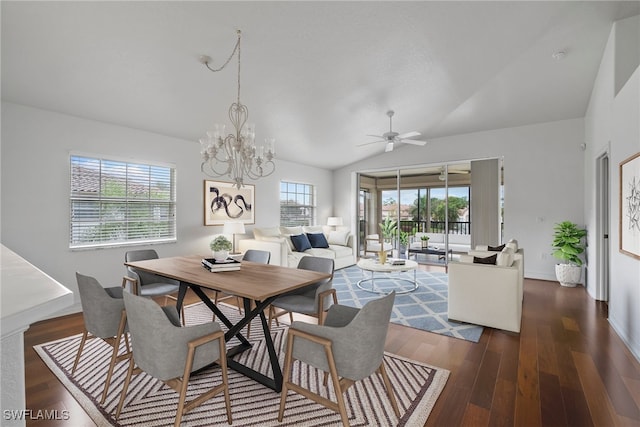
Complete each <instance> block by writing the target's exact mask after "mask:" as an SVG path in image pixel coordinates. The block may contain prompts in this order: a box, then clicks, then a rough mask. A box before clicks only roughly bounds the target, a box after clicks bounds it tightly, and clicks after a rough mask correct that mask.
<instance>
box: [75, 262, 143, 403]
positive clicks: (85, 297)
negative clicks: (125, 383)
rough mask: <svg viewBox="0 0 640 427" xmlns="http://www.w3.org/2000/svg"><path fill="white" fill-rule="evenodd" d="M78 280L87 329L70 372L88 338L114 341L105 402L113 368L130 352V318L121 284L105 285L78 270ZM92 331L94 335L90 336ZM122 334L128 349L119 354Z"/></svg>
mask: <svg viewBox="0 0 640 427" xmlns="http://www.w3.org/2000/svg"><path fill="white" fill-rule="evenodd" d="M76 280H77V282H78V291H79V294H80V303H81V304H82V316H83V319H84V332H83V333H82V339H81V340H80V346H79V347H78V353H77V354H76V358H75V360H74V362H73V367H72V368H71V375H73V374H74V373H75V372H76V368H77V367H78V362H79V361H80V356H81V355H82V350H83V349H84V345H85V343H86V341H87V338H101V339H102V340H103V341H105V342H106V343H107V344H109V345H111V346H112V347H113V351H112V353H111V361H110V363H109V370H108V371H107V377H106V379H105V382H104V391H103V392H102V399H101V400H100V403H104V401H105V399H106V397H107V393H108V392H109V385H110V384H111V376H112V375H113V369H114V367H115V365H116V363H118V362H120V361H122V360H125V359H127V358H128V357H129V355H130V353H131V348H130V347H129V339H128V338H127V334H126V332H127V330H126V323H127V320H126V314H125V311H124V300H123V299H122V287H120V286H116V287H112V288H103V287H102V285H101V284H100V282H98V280H97V279H96V278H94V277H91V276H85V275H84V274H80V273H78V272H76ZM89 334H91V335H92V336H91V337H89ZM123 337H124V342H125V345H126V351H125V352H124V353H122V354H119V352H120V342H121V340H122V338H123Z"/></svg>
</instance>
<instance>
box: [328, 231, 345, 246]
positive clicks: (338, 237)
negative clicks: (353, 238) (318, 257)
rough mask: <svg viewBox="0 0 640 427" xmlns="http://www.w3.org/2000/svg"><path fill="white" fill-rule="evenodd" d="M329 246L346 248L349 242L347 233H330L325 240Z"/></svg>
mask: <svg viewBox="0 0 640 427" xmlns="http://www.w3.org/2000/svg"><path fill="white" fill-rule="evenodd" d="M327 241H328V242H329V244H330V245H340V246H347V243H348V242H349V231H333V230H332V231H330V232H329V238H328V239H327Z"/></svg>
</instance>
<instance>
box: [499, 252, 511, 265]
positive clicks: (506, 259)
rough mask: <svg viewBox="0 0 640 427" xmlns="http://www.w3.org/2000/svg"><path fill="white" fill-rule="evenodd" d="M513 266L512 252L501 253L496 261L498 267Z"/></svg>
mask: <svg viewBox="0 0 640 427" xmlns="http://www.w3.org/2000/svg"><path fill="white" fill-rule="evenodd" d="M512 264H513V254H512V253H511V252H504V251H503V252H500V253H499V254H498V259H497V260H496V265H497V266H498V267H511V265H512Z"/></svg>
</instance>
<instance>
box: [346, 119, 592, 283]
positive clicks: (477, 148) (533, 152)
mask: <svg viewBox="0 0 640 427" xmlns="http://www.w3.org/2000/svg"><path fill="white" fill-rule="evenodd" d="M583 141H584V121H583V120H582V119H574V120H563V121H557V122H551V123H542V124H537V125H531V126H523V127H517V128H508V129H498V130H491V131H485V132H476V133H470V134H466V135H457V136H452V137H446V138H439V139H435V140H431V141H429V143H428V144H427V145H426V146H425V147H414V146H406V145H405V146H403V147H401V148H399V149H396V150H394V151H393V152H391V153H384V154H381V155H379V156H375V157H372V158H369V159H367V160H364V161H362V162H358V163H354V164H352V165H349V166H347V167H345V168H342V169H340V170H337V171H336V172H335V174H334V191H335V199H334V211H335V214H336V215H341V216H344V217H345V218H350V224H355V220H356V218H355V212H356V211H355V208H354V201H353V199H354V197H355V194H356V188H355V182H352V185H351V188H349V187H346V186H345V183H346V182H350V181H349V180H350V179H352V178H351V176H352V174H353V173H354V172H355V171H364V170H375V169H384V168H389V167H391V168H393V167H400V166H412V165H422V164H438V163H446V162H452V161H456V160H472V159H482V158H504V183H505V184H504V185H505V194H504V215H505V218H504V235H505V238H506V239H507V240H508V239H510V238H515V239H517V240H518V243H519V245H520V246H522V247H523V248H524V250H525V253H526V263H525V274H526V276H527V277H531V278H537V279H545V280H555V272H554V266H555V259H554V258H552V257H551V256H550V254H551V238H552V234H553V225H554V224H555V223H557V222H560V221H563V220H570V221H574V222H576V223H578V224H584V218H583V180H582V178H583V159H584V152H583V151H582V150H581V148H580V144H582V143H583Z"/></svg>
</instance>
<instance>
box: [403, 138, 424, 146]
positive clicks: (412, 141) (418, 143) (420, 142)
mask: <svg viewBox="0 0 640 427" xmlns="http://www.w3.org/2000/svg"><path fill="white" fill-rule="evenodd" d="M402 142H405V143H407V144H413V145H426V143H427V141H418V140H417V139H403V140H402Z"/></svg>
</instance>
